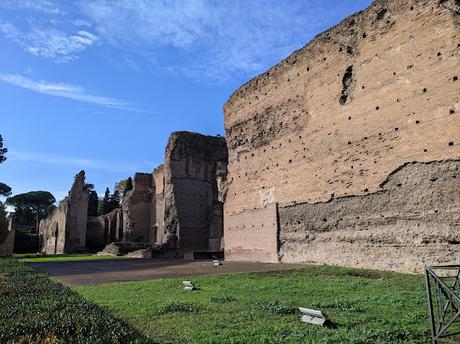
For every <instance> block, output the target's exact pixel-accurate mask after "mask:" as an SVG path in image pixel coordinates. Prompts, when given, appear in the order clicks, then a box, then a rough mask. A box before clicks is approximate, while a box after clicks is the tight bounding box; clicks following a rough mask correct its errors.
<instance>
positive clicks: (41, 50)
mask: <svg viewBox="0 0 460 344" xmlns="http://www.w3.org/2000/svg"><path fill="white" fill-rule="evenodd" d="M0 32H2V33H3V34H4V35H5V36H6V37H8V38H9V39H11V40H13V41H15V42H16V43H18V44H19V45H20V46H22V47H23V48H24V50H26V51H27V52H29V53H31V54H34V55H37V56H42V57H46V58H51V59H55V60H56V61H57V62H67V61H70V60H74V59H77V58H78V57H79V53H80V52H82V51H83V50H85V49H87V48H88V47H91V46H92V45H94V44H96V42H97V41H98V37H97V36H96V35H94V34H92V33H90V32H88V31H85V30H78V31H76V32H73V33H66V32H64V31H61V30H58V29H56V28H52V27H43V26H41V25H39V24H30V30H29V31H28V32H22V31H21V30H19V29H18V28H17V27H16V26H15V25H13V24H12V23H10V22H4V21H3V22H2V21H0Z"/></svg>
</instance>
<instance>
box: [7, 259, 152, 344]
mask: <svg viewBox="0 0 460 344" xmlns="http://www.w3.org/2000/svg"><path fill="white" fill-rule="evenodd" d="M0 343H151V342H150V341H149V340H148V339H147V338H146V337H145V336H143V335H142V334H141V333H140V332H139V331H137V330H135V329H133V328H132V327H130V326H129V325H128V324H126V323H125V322H123V321H122V320H120V319H117V318H115V317H114V316H113V315H112V314H111V313H110V312H109V311H108V310H105V309H102V308H100V307H98V306H96V305H94V304H93V303H91V302H89V301H87V300H86V299H84V298H83V297H82V296H81V295H79V294H77V293H76V292H74V291H73V290H71V289H70V288H67V287H65V286H63V285H61V284H59V283H56V282H53V281H52V280H50V279H49V278H48V276H47V275H46V274H44V273H42V272H38V271H35V270H33V269H32V268H30V267H28V266H25V265H24V264H22V263H21V262H19V261H18V260H17V259H15V258H9V257H3V256H0Z"/></svg>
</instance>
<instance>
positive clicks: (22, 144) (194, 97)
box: [0, 0, 371, 200]
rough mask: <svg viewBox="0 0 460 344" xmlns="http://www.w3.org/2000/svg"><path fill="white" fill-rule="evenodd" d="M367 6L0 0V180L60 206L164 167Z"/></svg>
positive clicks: (334, 0)
mask: <svg viewBox="0 0 460 344" xmlns="http://www.w3.org/2000/svg"><path fill="white" fill-rule="evenodd" d="M370 2H371V1H370V0H329V1H326V0H252V1H249V0H183V1H179V0H177V1H166V0H112V1H108V0H92V1H86V0H81V1H78V0H75V1H70V0H69V1H64V0H59V1H57V0H56V1H54V0H1V1H0V103H1V104H2V106H1V110H0V134H2V136H3V138H4V140H5V146H6V147H7V148H8V149H9V153H8V155H7V157H8V160H7V161H6V162H5V163H3V164H2V165H1V166H0V181H2V182H5V183H7V184H8V185H10V186H11V187H12V188H13V192H14V193H22V192H26V191H31V190H48V191H51V192H52V193H53V194H54V195H55V196H56V198H57V199H58V200H60V199H62V198H63V197H64V196H65V195H66V194H67V192H68V190H69V188H70V185H71V183H72V177H73V175H74V174H76V173H77V172H78V171H79V170H80V169H84V170H86V173H87V181H88V182H91V183H93V184H95V185H96V189H97V191H98V192H99V193H103V190H104V189H105V187H106V186H108V187H110V188H112V187H113V184H114V183H115V182H117V181H118V180H120V179H122V178H126V177H128V176H130V175H132V174H133V173H134V172H135V171H142V172H149V171H152V170H153V168H154V167H156V166H157V165H159V164H160V163H161V162H162V160H163V155H164V150H165V144H166V142H167V139H168V137H169V134H170V133H171V132H172V131H177V130H189V131H195V132H199V133H203V134H209V135H216V134H221V135H224V129H223V114H222V106H223V104H224V103H225V101H226V100H227V98H228V97H229V95H230V94H231V93H232V92H233V91H235V90H236V89H237V88H238V87H239V86H240V85H241V84H243V83H244V82H246V81H247V80H249V79H250V78H252V77H254V76H256V75H257V74H259V73H261V72H263V71H264V70H266V69H267V68H269V67H270V66H272V65H274V64H276V63H277V62H278V61H280V60H281V59H283V58H284V57H286V56H288V55H289V54H290V53H292V52H293V51H294V50H297V49H299V48H301V47H302V46H304V45H305V44H306V43H308V42H309V41H310V40H311V39H312V38H313V37H314V36H315V35H316V34H318V33H320V32H322V31H324V30H326V29H328V28H329V27H331V26H333V25H335V24H337V23H338V22H339V21H341V20H342V19H344V18H345V17H347V16H348V15H350V14H353V13H354V12H356V11H358V10H361V9H364V8H365V7H367V6H368V5H369V4H370Z"/></svg>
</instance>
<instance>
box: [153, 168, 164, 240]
mask: <svg viewBox="0 0 460 344" xmlns="http://www.w3.org/2000/svg"><path fill="white" fill-rule="evenodd" d="M153 185H155V197H153V198H152V216H151V228H152V237H154V238H155V242H156V243H157V244H159V245H162V244H164V243H166V242H167V239H165V238H164V235H165V176H164V165H160V166H159V167H157V168H156V169H155V170H154V171H153Z"/></svg>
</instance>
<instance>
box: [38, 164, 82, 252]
mask: <svg viewBox="0 0 460 344" xmlns="http://www.w3.org/2000/svg"><path fill="white" fill-rule="evenodd" d="M87 219H88V190H87V189H86V184H85V171H80V172H79V173H78V174H77V175H76V176H75V180H74V183H73V185H72V188H71V189H70V191H69V195H68V196H67V197H66V198H65V199H64V200H63V201H61V202H60V203H59V206H58V207H57V208H56V209H54V211H53V212H52V214H51V215H50V216H48V217H47V218H46V219H43V220H41V221H40V226H39V235H40V245H41V251H43V252H46V253H71V252H74V251H75V250H77V249H84V248H85V247H86V230H87Z"/></svg>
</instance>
